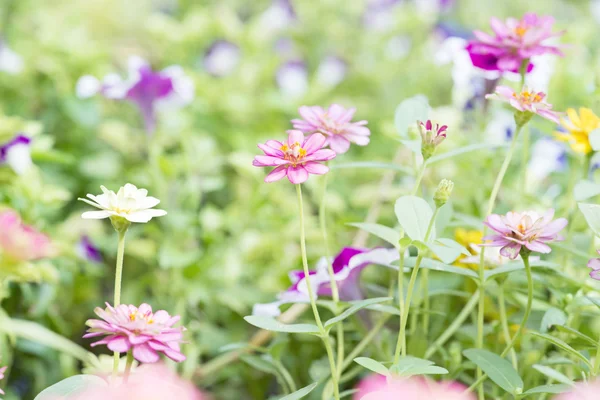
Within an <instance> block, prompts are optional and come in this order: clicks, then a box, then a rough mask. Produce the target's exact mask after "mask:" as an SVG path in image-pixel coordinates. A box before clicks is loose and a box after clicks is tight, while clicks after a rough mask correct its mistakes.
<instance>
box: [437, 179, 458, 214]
mask: <svg viewBox="0 0 600 400" xmlns="http://www.w3.org/2000/svg"><path fill="white" fill-rule="evenodd" d="M452 189H454V182H452V181H451V180H449V179H442V180H441V182H440V184H439V185H438V187H437V190H436V191H435V195H434V196H433V201H434V202H435V206H436V207H437V208H440V207H441V206H443V205H444V204H446V202H447V201H448V199H449V198H450V195H451V194H452Z"/></svg>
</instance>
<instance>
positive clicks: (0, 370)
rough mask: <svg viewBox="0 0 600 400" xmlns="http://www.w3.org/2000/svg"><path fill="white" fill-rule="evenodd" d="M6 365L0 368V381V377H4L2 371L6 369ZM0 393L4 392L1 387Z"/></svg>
mask: <svg viewBox="0 0 600 400" xmlns="http://www.w3.org/2000/svg"><path fill="white" fill-rule="evenodd" d="M7 368H8V367H2V368H0V381H1V380H2V379H4V372H5V371H6V369H7ZM0 394H4V391H3V390H2V389H0Z"/></svg>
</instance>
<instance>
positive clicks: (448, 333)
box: [425, 290, 479, 359]
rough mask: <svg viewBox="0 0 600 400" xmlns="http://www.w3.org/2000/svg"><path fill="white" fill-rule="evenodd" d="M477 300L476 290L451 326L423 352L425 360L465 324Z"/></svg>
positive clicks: (477, 291) (477, 292)
mask: <svg viewBox="0 0 600 400" xmlns="http://www.w3.org/2000/svg"><path fill="white" fill-rule="evenodd" d="M478 299H479V290H476V291H475V292H474V293H473V295H472V296H471V299H469V301H468V302H467V304H465V306H464V307H463V309H462V310H461V312H460V313H459V314H458V315H457V316H456V318H455V319H454V321H453V322H452V324H450V326H449V327H448V329H446V330H445V331H444V333H442V335H441V336H440V337H439V338H438V339H437V340H436V341H435V342H434V343H433V345H432V346H431V347H429V348H428V349H427V351H426V352H425V358H426V359H429V358H430V357H431V356H432V355H433V354H434V353H435V352H436V350H437V349H439V348H440V347H442V346H443V345H444V343H446V341H447V340H448V339H450V337H452V335H454V333H455V332H456V331H457V330H458V328H460V327H461V326H462V324H463V322H465V320H466V319H467V318H468V317H469V314H470V313H471V311H473V309H474V308H475V305H476V304H477V300H478Z"/></svg>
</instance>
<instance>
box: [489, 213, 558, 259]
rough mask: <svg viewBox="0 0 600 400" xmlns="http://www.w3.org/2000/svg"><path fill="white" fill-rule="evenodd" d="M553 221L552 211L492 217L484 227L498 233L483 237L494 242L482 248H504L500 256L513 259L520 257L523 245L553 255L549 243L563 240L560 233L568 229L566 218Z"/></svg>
mask: <svg viewBox="0 0 600 400" xmlns="http://www.w3.org/2000/svg"><path fill="white" fill-rule="evenodd" d="M552 218H554V210H552V209H550V210H548V211H546V213H545V214H544V215H539V214H537V213H536V212H533V211H525V212H523V213H517V212H512V211H511V212H509V213H507V214H506V216H504V215H497V214H492V215H490V216H489V217H488V218H487V220H486V222H485V224H486V225H487V226H489V227H490V228H492V229H493V230H494V231H495V232H496V234H493V235H490V236H486V237H484V238H483V239H484V240H491V243H484V244H482V246H490V247H502V248H501V249H500V254H501V255H503V256H504V257H510V258H511V259H513V260H514V259H515V258H517V256H518V255H519V253H520V251H521V248H522V247H523V246H525V248H527V249H528V250H530V251H532V252H535V253H543V254H546V253H550V251H552V250H551V249H550V247H549V246H548V245H547V244H546V243H549V242H556V241H561V240H563V238H562V237H561V236H560V235H559V234H558V232H560V231H561V230H562V229H563V228H564V227H565V226H567V220H566V218H559V219H557V220H554V221H553V220H552Z"/></svg>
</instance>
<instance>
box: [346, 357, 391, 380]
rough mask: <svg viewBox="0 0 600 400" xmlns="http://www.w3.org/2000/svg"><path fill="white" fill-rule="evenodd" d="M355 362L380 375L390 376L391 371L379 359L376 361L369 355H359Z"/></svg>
mask: <svg viewBox="0 0 600 400" xmlns="http://www.w3.org/2000/svg"><path fill="white" fill-rule="evenodd" d="M354 362H355V363H357V364H360V365H362V366H363V367H365V368H366V369H368V370H370V371H373V372H375V373H377V374H379V375H385V376H389V374H390V371H388V369H387V367H386V366H385V365H383V364H382V363H380V362H379V361H375V360H373V359H372V358H368V357H357V358H355V359H354Z"/></svg>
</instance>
